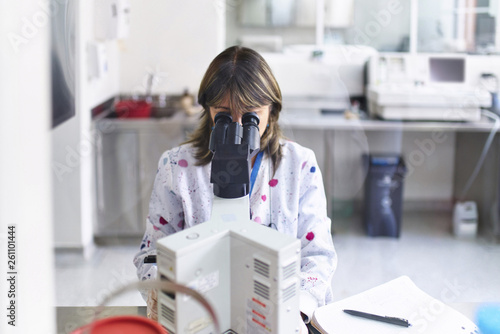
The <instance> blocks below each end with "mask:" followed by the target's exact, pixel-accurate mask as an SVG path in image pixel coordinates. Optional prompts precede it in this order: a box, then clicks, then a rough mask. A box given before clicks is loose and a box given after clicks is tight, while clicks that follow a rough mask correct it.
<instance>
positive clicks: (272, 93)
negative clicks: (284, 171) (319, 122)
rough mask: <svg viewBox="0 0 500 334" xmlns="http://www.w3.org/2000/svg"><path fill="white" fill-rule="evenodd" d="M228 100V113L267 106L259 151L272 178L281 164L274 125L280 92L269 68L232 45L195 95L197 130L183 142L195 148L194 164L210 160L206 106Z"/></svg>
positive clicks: (249, 51) (210, 124) (279, 134)
mask: <svg viewBox="0 0 500 334" xmlns="http://www.w3.org/2000/svg"><path fill="white" fill-rule="evenodd" d="M226 97H228V98H229V108H230V110H237V111H238V112H240V113H244V112H245V110H247V108H248V107H260V106H265V105H271V107H270V112H269V123H268V124H269V126H268V127H267V129H266V131H265V132H264V134H263V136H262V137H261V139H260V149H261V151H264V152H265V154H268V155H269V156H270V157H271V161H272V165H273V175H274V173H275V172H276V170H277V169H278V166H279V164H280V162H281V157H282V150H281V145H280V139H281V138H282V137H283V135H282V132H281V129H280V127H279V125H278V118H279V113H280V111H281V90H280V88H279V85H278V83H277V82H276V79H275V78H274V75H273V74H272V72H271V69H270V67H269V65H268V64H267V63H266V61H265V60H264V58H262V56H261V55H260V54H258V53H257V52H255V51H254V50H252V49H249V48H245V47H241V46H232V47H229V48H227V49H226V50H224V51H223V52H222V53H220V54H219V55H218V56H217V57H215V59H214V60H213V61H212V63H210V65H209V66H208V69H207V71H206V73H205V76H204V77H203V80H202V81H201V84H200V89H199V92H198V102H199V103H200V105H201V106H202V107H203V111H202V113H201V116H200V124H199V126H198V128H197V129H196V130H195V131H194V132H193V134H192V135H191V136H190V138H189V140H188V141H187V142H186V143H188V144H191V145H192V146H193V147H195V148H196V150H195V155H194V156H195V158H196V160H197V165H206V164H208V163H209V162H210V161H211V160H212V152H211V151H210V149H209V148H208V144H209V139H210V132H211V131H212V127H213V125H214V124H213V121H212V117H211V116H210V107H215V106H218V105H220V104H221V102H222V101H223V99H224V98H226Z"/></svg>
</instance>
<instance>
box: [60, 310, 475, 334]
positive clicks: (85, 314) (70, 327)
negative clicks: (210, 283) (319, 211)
mask: <svg viewBox="0 0 500 334" xmlns="http://www.w3.org/2000/svg"><path fill="white" fill-rule="evenodd" d="M479 305H480V303H451V304H449V306H451V307H452V308H454V309H455V310H457V311H459V312H460V313H462V314H463V315H465V316H466V317H467V318H469V319H471V320H472V321H473V322H474V320H475V313H476V310H477V309H478V307H479ZM95 311H96V308H95V307H90V306H74V307H71V306H60V307H56V316H57V334H70V333H71V332H72V331H74V330H75V329H77V328H80V327H82V326H84V325H87V324H89V323H90V322H92V320H93V318H94V315H95ZM118 315H140V316H144V317H145V316H146V306H106V307H104V311H103V312H102V314H101V315H100V316H99V318H106V317H111V316H118Z"/></svg>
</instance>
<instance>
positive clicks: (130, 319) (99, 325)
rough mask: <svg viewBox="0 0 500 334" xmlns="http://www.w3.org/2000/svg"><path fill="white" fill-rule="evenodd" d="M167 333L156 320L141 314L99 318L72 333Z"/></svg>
mask: <svg viewBox="0 0 500 334" xmlns="http://www.w3.org/2000/svg"><path fill="white" fill-rule="evenodd" d="M90 333H92V334H136V333H141V334H167V331H166V330H165V329H164V328H163V327H162V326H161V325H160V324H159V323H157V322H156V321H153V320H150V319H148V318H144V317H140V316H133V315H128V316H117V317H111V318H106V319H100V320H97V321H95V322H93V323H91V324H89V325H87V326H85V327H82V328H79V329H77V330H76V331H74V332H72V334H90Z"/></svg>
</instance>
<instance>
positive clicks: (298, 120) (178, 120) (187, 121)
mask: <svg viewBox="0 0 500 334" xmlns="http://www.w3.org/2000/svg"><path fill="white" fill-rule="evenodd" d="M198 122H199V114H197V115H194V116H187V115H186V114H185V113H183V112H182V111H178V112H176V113H175V114H174V115H173V116H171V117H160V118H101V119H96V120H95V121H94V125H95V126H96V127H99V128H100V127H106V126H110V125H111V124H112V125H113V126H117V127H119V128H120V129H137V128H146V129H147V128H158V127H166V126H179V127H185V128H187V129H194V128H195V127H196V125H197V124H198ZM279 122H280V125H281V127H282V128H284V129H286V128H290V127H292V128H295V129H303V130H351V129H362V130H364V131H384V130H394V131H399V130H401V131H417V132H421V131H423V132H426V131H455V132H457V131H459V132H486V133H487V132H490V131H491V129H492V127H493V122H492V121H490V120H488V119H487V118H486V117H484V116H483V117H482V118H481V120H479V121H477V122H444V121H443V122H436V121H432V122H431V121H385V120H380V119H361V120H349V119H346V118H344V117H343V116H342V115H328V114H325V115H323V114H314V113H313V114H306V113H304V114H296V113H286V111H285V112H283V113H282V114H281V115H280V120H279Z"/></svg>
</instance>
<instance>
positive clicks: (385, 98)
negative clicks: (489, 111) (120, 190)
mask: <svg viewBox="0 0 500 334" xmlns="http://www.w3.org/2000/svg"><path fill="white" fill-rule="evenodd" d="M469 72H470V71H467V56H466V55H460V54H395V53H385V54H384V53H381V54H378V55H376V56H374V57H372V58H371V59H370V62H369V66H368V77H369V83H368V85H367V92H366V95H367V100H368V108H369V113H370V115H371V116H373V117H377V118H382V119H386V120H430V121H479V120H480V118H481V108H488V107H490V106H491V96H490V94H489V93H488V91H487V90H485V89H482V88H481V87H479V85H473V84H472V81H473V80H472V78H470V77H469V76H470V75H469V74H468V73H469Z"/></svg>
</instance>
